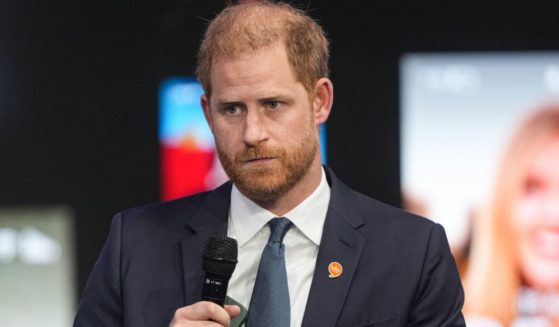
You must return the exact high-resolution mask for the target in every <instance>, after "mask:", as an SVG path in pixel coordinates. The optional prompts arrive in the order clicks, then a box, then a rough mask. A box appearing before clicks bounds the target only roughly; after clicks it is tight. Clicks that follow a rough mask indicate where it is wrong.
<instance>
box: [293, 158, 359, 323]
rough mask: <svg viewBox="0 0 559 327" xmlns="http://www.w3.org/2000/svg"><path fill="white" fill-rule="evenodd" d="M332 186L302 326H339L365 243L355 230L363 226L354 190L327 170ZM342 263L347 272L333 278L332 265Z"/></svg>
mask: <svg viewBox="0 0 559 327" xmlns="http://www.w3.org/2000/svg"><path fill="white" fill-rule="evenodd" d="M326 172H327V173H328V174H327V175H328V177H329V180H330V185H331V197H330V206H329V208H328V213H327V215H326V221H325V223H324V229H323V232H322V239H321V244H320V249H319V251H318V257H317V262H316V267H315V271H314V276H313V281H312V284H311V289H310V293H309V298H308V300H307V306H306V308H305V315H304V317H303V324H302V326H323V327H326V326H335V325H336V322H337V320H338V317H339V315H340V313H341V310H342V308H343V306H344V303H345V299H346V296H347V293H348V291H349V289H350V287H351V283H352V280H353V276H354V273H355V271H356V269H357V266H358V264H359V259H360V258H361V254H362V251H363V246H364V244H365V240H364V239H363V237H362V236H361V235H359V234H358V233H357V232H356V231H355V229H356V228H358V227H359V226H361V225H363V223H364V222H363V219H362V217H361V214H360V213H359V211H358V208H359V207H358V204H357V203H355V199H354V198H355V197H354V196H353V195H352V194H351V190H350V189H349V188H347V187H346V186H345V185H343V184H342V183H341V182H340V181H339V180H337V178H336V177H335V176H334V175H333V173H332V172H331V171H329V170H328V169H326ZM332 262H338V263H340V264H341V266H342V267H343V272H342V274H341V275H340V276H338V277H335V278H330V277H329V269H328V266H329V265H330V263H332Z"/></svg>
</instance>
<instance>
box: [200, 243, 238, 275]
mask: <svg viewBox="0 0 559 327" xmlns="http://www.w3.org/2000/svg"><path fill="white" fill-rule="evenodd" d="M236 265H237V240H235V239H234V238H230V237H227V236H224V235H212V236H210V237H209V238H208V241H207V242H206V247H205V248H204V252H203V254H202V269H204V272H205V273H206V274H208V273H209V274H216V275H221V276H227V277H231V275H232V274H233V271H234V270H235V266H236Z"/></svg>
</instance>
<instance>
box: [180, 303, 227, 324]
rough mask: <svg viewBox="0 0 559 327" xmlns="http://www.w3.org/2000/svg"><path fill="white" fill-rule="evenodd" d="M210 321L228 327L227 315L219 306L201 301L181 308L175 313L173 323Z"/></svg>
mask: <svg viewBox="0 0 559 327" xmlns="http://www.w3.org/2000/svg"><path fill="white" fill-rule="evenodd" d="M208 320H212V321H213V322H217V323H219V324H221V325H223V326H229V322H230V320H231V319H230V317H229V313H228V312H227V311H225V309H224V308H222V307H220V306H219V305H217V304H215V303H212V302H207V301H201V302H196V303H194V304H192V305H189V306H186V307H182V308H180V309H178V310H177V311H176V312H175V316H174V318H173V322H175V323H180V322H183V321H208Z"/></svg>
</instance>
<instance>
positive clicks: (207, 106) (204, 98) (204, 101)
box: [200, 94, 214, 134]
mask: <svg viewBox="0 0 559 327" xmlns="http://www.w3.org/2000/svg"><path fill="white" fill-rule="evenodd" d="M200 104H201V105H202V110H203V111H204V117H206V122H207V123H208V126H209V127H210V130H211V131H212V134H213V132H214V121H213V116H212V113H211V111H210V100H209V99H208V97H207V96H206V94H202V96H201V97H200Z"/></svg>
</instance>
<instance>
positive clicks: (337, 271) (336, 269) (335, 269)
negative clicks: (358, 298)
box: [328, 261, 344, 278]
mask: <svg viewBox="0 0 559 327" xmlns="http://www.w3.org/2000/svg"><path fill="white" fill-rule="evenodd" d="M343 271H344V268H343V267H342V265H341V264H340V263H339V262H337V261H334V262H331V263H330V264H329V265H328V273H329V275H328V277H330V278H336V277H340V276H341V275H342V272H343Z"/></svg>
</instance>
